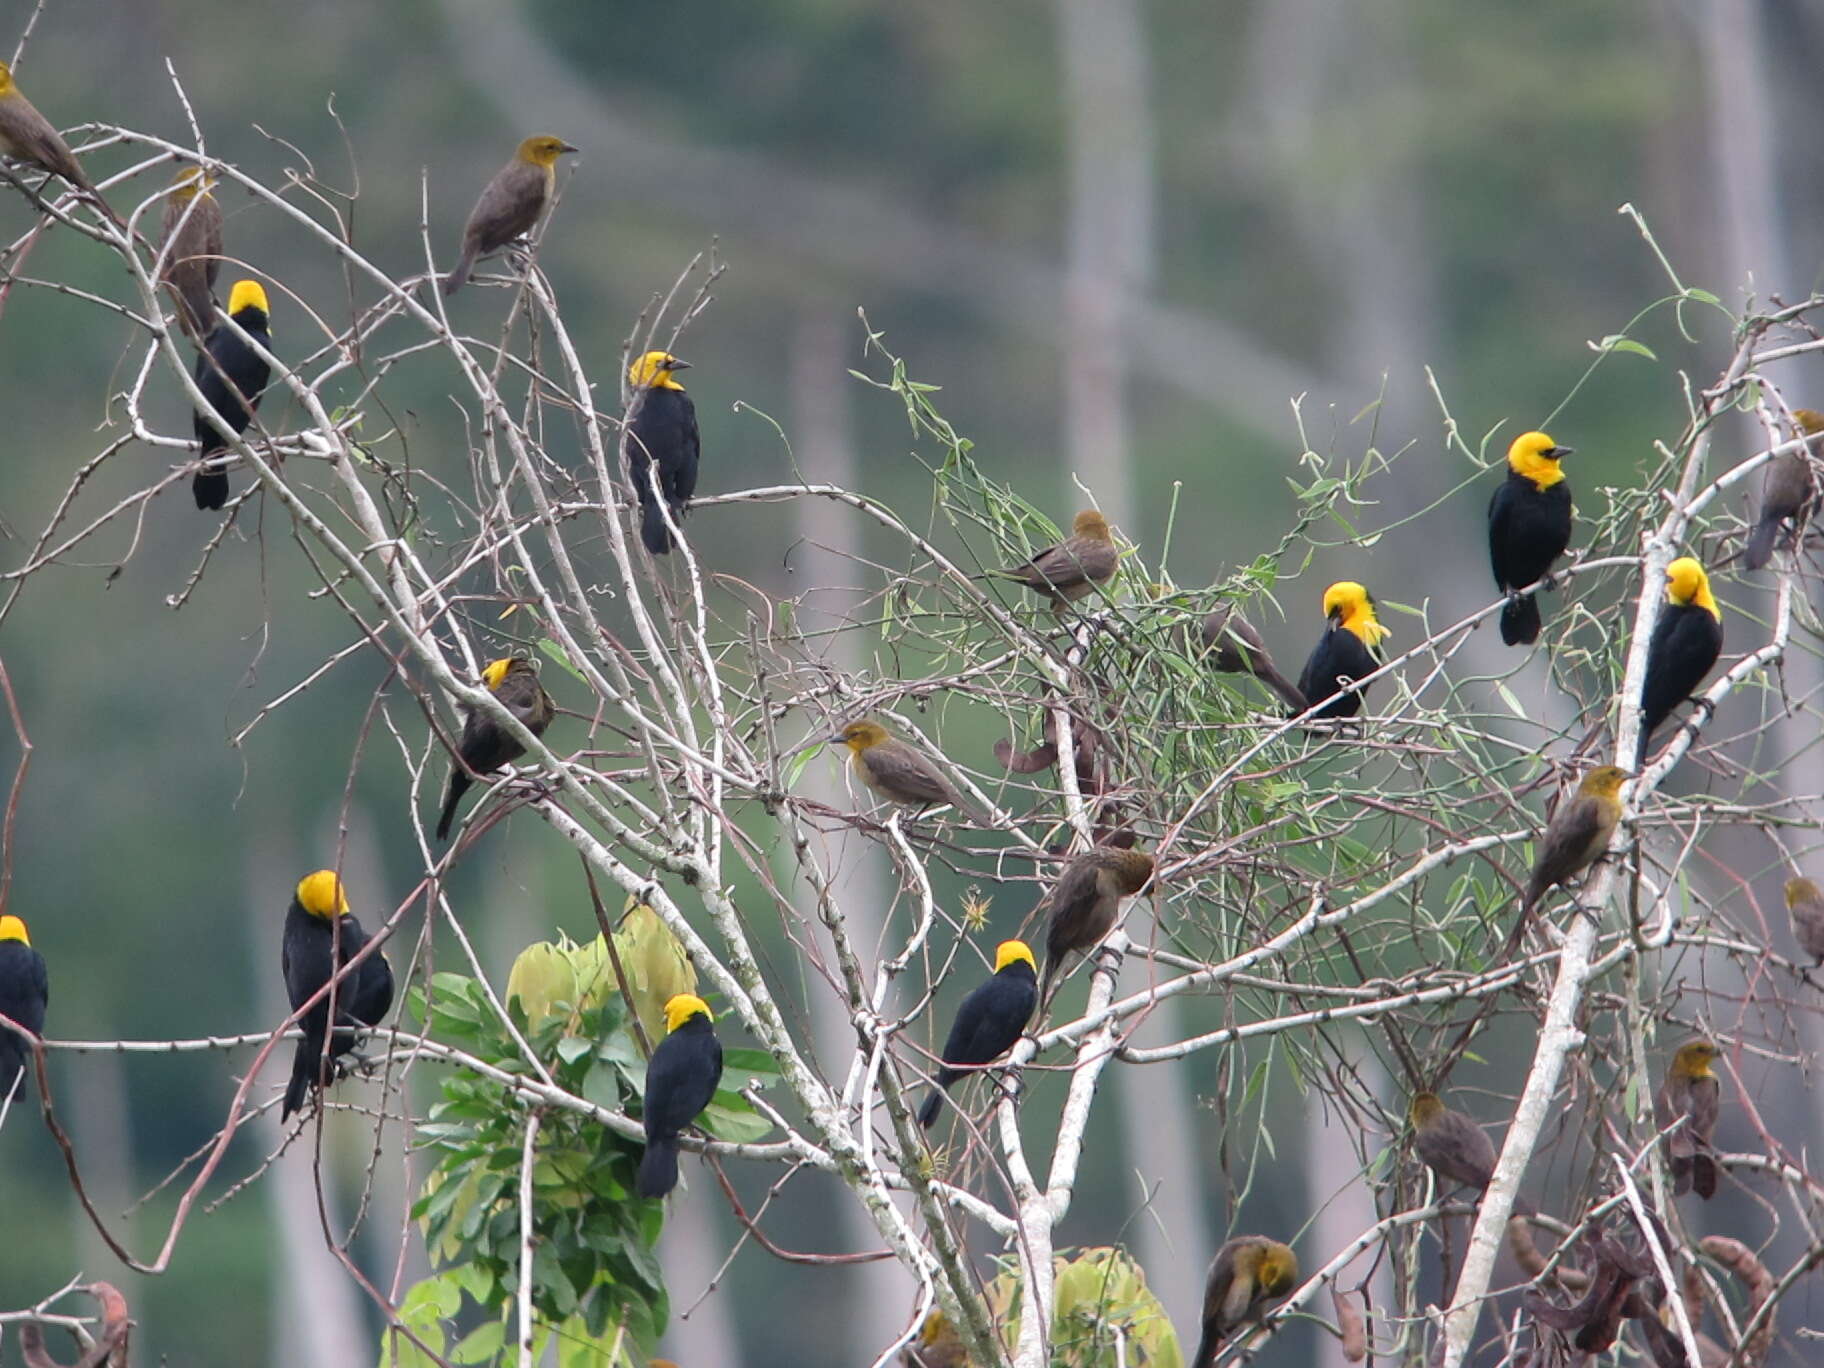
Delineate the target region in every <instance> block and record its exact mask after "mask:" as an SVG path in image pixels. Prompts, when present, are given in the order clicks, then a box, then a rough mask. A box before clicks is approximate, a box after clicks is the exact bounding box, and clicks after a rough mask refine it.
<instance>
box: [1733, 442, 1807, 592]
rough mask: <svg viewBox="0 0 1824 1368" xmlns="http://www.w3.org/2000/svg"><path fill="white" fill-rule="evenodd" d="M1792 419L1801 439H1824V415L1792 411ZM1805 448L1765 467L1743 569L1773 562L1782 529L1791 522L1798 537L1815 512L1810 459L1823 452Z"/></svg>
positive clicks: (1756, 567)
mask: <svg viewBox="0 0 1824 1368" xmlns="http://www.w3.org/2000/svg"><path fill="white" fill-rule="evenodd" d="M1792 417H1793V421H1794V422H1795V423H1796V424H1797V425H1798V429H1799V435H1800V436H1801V437H1807V438H1814V439H1815V438H1818V437H1820V436H1824V413H1819V412H1818V411H1817V410H1815V409H1794V410H1793V411H1792ZM1805 447H1809V448H1810V450H1809V451H1807V450H1806V449H1805ZM1805 447H1801V448H1800V449H1799V450H1797V451H1789V452H1787V453H1786V454H1785V455H1784V456H1776V457H1774V458H1773V460H1771V461H1769V462H1768V463H1767V473H1766V474H1765V475H1764V476H1762V477H1761V515H1760V517H1759V518H1758V519H1756V520H1755V524H1754V530H1753V531H1752V532H1751V533H1750V534H1749V536H1748V547H1747V549H1746V550H1745V551H1743V552H1742V565H1743V567H1744V568H1745V569H1748V570H1759V569H1760V568H1761V567H1762V566H1764V565H1766V564H1767V562H1768V561H1770V560H1772V559H1773V549H1774V546H1775V544H1776V543H1777V542H1778V541H1779V537H1780V530H1781V528H1782V527H1784V526H1785V524H1786V523H1787V522H1788V521H1789V520H1790V521H1791V522H1792V524H1793V536H1794V537H1797V536H1798V533H1799V529H1800V528H1801V527H1802V526H1803V525H1804V523H1805V521H1806V519H1807V518H1809V517H1810V516H1811V514H1812V512H1813V511H1814V510H1815V507H1816V504H1817V497H1818V491H1817V485H1816V482H1815V481H1814V480H1813V479H1812V474H1811V457H1812V456H1824V450H1820V448H1821V447H1824V442H1819V441H1816V440H1813V441H1808V442H1806V444H1805Z"/></svg>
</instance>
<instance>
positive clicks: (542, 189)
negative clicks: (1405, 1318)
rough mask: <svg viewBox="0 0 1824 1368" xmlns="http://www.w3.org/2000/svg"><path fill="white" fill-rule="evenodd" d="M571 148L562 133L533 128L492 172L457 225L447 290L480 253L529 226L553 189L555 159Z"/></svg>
mask: <svg viewBox="0 0 1824 1368" xmlns="http://www.w3.org/2000/svg"><path fill="white" fill-rule="evenodd" d="M574 151H576V149H575V148H574V147H572V146H571V145H570V144H569V143H567V142H565V141H564V140H563V139H562V138H554V137H552V136H551V135H550V134H549V133H537V134H534V135H533V136H532V137H530V138H527V139H526V140H525V141H524V142H522V143H521V144H520V145H519V150H518V151H517V152H515V153H514V154H513V159H512V160H511V161H509V162H508V163H507V164H506V165H505V166H503V167H501V168H500V170H499V171H496V172H495V173H494V179H493V180H491V181H489V182H488V186H487V189H485V190H483V191H482V192H481V198H480V199H478V200H476V201H475V208H474V209H473V210H472V211H471V212H470V214H469V222H468V226H467V227H465V228H464V229H463V230H462V256H461V257H460V258H459V259H458V260H457V262H456V269H455V270H453V271H451V272H450V274H449V278H448V279H446V280H445V281H444V282H443V292H444V293H445V294H446V295H453V294H455V293H456V291H458V290H460V289H461V288H462V286H463V283H464V282H465V281H467V280H468V278H469V272H471V271H473V270H474V269H475V263H476V262H477V261H479V260H480V259H481V258H482V257H484V256H486V255H487V254H488V253H489V252H498V251H499V250H500V249H501V248H502V247H505V246H506V245H507V244H508V243H509V242H511V241H513V239H514V238H517V237H522V236H524V235H525V234H527V233H529V232H531V231H532V228H533V225H535V224H536V223H537V222H538V219H539V216H540V215H541V214H543V213H544V212H545V207H546V206H547V205H549V204H550V203H551V197H552V196H553V195H554V194H556V193H557V159H558V158H559V157H561V156H563V155H564V154H565V153H566V152H574Z"/></svg>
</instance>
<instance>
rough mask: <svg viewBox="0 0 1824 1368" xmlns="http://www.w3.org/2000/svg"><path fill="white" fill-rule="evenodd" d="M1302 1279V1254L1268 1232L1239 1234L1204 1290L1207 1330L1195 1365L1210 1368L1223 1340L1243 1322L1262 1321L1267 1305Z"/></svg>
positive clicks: (1217, 1260) (1192, 1367) (1224, 1251)
mask: <svg viewBox="0 0 1824 1368" xmlns="http://www.w3.org/2000/svg"><path fill="white" fill-rule="evenodd" d="M1297 1283H1298V1255H1296V1254H1294V1253H1293V1252H1292V1251H1291V1249H1290V1248H1288V1247H1287V1246H1285V1245H1283V1244H1281V1243H1280V1242H1279V1241H1278V1240H1269V1239H1268V1238H1267V1237H1266V1236H1264V1235H1238V1236H1236V1237H1235V1238H1234V1239H1232V1240H1230V1241H1229V1242H1228V1243H1227V1244H1225V1245H1224V1246H1223V1247H1222V1248H1221V1249H1219V1250H1217V1251H1216V1258H1215V1260H1214V1261H1213V1262H1212V1263H1211V1264H1210V1276H1209V1280H1208V1281H1207V1282H1206V1283H1205V1284H1204V1289H1203V1334H1202V1336H1201V1337H1200V1338H1199V1339H1198V1341H1197V1352H1196V1354H1195V1355H1193V1356H1192V1358H1191V1360H1190V1368H1210V1365H1211V1364H1213V1363H1215V1362H1216V1354H1217V1351H1218V1350H1220V1349H1221V1348H1222V1345H1223V1341H1224V1340H1226V1339H1228V1337H1229V1336H1230V1335H1232V1334H1234V1333H1235V1332H1236V1331H1237V1330H1239V1329H1240V1328H1241V1327H1242V1326H1244V1325H1251V1324H1253V1323H1255V1322H1257V1321H1259V1320H1260V1319H1261V1318H1262V1317H1263V1316H1265V1315H1266V1313H1267V1303H1268V1302H1270V1301H1273V1300H1275V1299H1277V1298H1279V1297H1283V1296H1285V1295H1286V1293H1288V1292H1290V1291H1291V1290H1292V1289H1293V1287H1294V1286H1295V1285H1296V1284H1297Z"/></svg>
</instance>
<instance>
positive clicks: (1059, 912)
mask: <svg viewBox="0 0 1824 1368" xmlns="http://www.w3.org/2000/svg"><path fill="white" fill-rule="evenodd" d="M1152 877H1153V857H1152V856H1151V855H1148V854H1147V853H1146V852H1145V851H1144V850H1134V849H1132V848H1131V847H1125V846H1107V845H1099V846H1091V847H1090V848H1089V849H1088V850H1083V851H1079V852H1078V853H1077V854H1075V855H1072V856H1071V857H1070V859H1069V860H1068V861H1066V863H1065V865H1064V872H1063V873H1062V874H1060V875H1059V876H1058V881H1057V882H1056V883H1055V884H1053V885H1052V886H1051V888H1050V890H1049V891H1048V892H1047V893H1046V894H1045V896H1044V898H1042V899H1041V900H1040V902H1039V905H1038V906H1037V907H1035V908H1033V910H1032V913H1033V916H1034V917H1040V916H1043V917H1045V918H1046V926H1045V975H1044V977H1043V978H1042V979H1041V980H1040V994H1039V1000H1040V1001H1041V1002H1049V1001H1050V999H1051V983H1052V980H1053V979H1054V978H1055V977H1057V975H1058V974H1060V973H1061V972H1063V969H1064V961H1065V959H1066V958H1067V957H1068V956H1069V955H1070V954H1071V953H1072V952H1078V953H1081V954H1085V955H1087V954H1088V953H1089V952H1090V951H1092V950H1094V949H1095V948H1096V946H1097V945H1099V944H1100V943H1101V941H1102V938H1103V937H1104V936H1106V935H1107V934H1108V933H1109V932H1110V931H1112V930H1114V928H1115V919H1116V917H1117V916H1118V915H1119V913H1120V910H1121V900H1122V899H1123V898H1131V897H1132V896H1133V895H1134V894H1136V893H1138V892H1139V891H1140V890H1141V889H1143V888H1145V887H1146V885H1147V881H1148V880H1150V879H1151V878H1152Z"/></svg>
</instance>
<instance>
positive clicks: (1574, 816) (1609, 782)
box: [1520, 765, 1628, 913]
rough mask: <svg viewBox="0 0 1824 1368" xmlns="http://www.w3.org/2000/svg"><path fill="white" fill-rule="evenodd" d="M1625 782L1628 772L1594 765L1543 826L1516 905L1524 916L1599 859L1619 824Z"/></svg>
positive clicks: (1608, 766) (1609, 766) (1612, 767)
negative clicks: (1529, 875)
mask: <svg viewBox="0 0 1824 1368" xmlns="http://www.w3.org/2000/svg"><path fill="white" fill-rule="evenodd" d="M1627 781H1628V772H1627V771H1626V770H1624V769H1620V768H1618V767H1616V766H1614V765H1598V766H1597V767H1596V768H1595V769H1593V770H1591V771H1590V772H1589V773H1588V774H1586V775H1584V776H1583V782H1582V783H1580V784H1578V785H1577V792H1576V794H1575V795H1573V796H1572V797H1571V798H1570V799H1569V800H1568V801H1566V802H1562V803H1560V804H1559V805H1558V810H1557V811H1556V812H1554V813H1553V814H1552V820H1551V821H1549V822H1547V823H1546V826H1545V835H1543V836H1542V837H1540V838H1539V851H1538V854H1537V855H1535V856H1534V858H1533V872H1532V875H1531V877H1530V878H1528V879H1527V881H1526V892H1525V894H1524V895H1523V896H1522V897H1521V899H1520V910H1521V911H1522V912H1523V913H1524V912H1527V911H1530V910H1531V909H1532V907H1533V905H1534V904H1535V903H1537V902H1538V901H1539V899H1541V898H1543V897H1544V896H1545V895H1546V893H1548V892H1549V891H1550V890H1551V889H1553V888H1555V887H1557V886H1558V885H1559V884H1561V883H1566V882H1568V881H1570V880H1571V879H1574V878H1576V877H1577V876H1578V875H1579V874H1581V873H1583V871H1584V870H1586V869H1588V868H1589V867H1590V866H1591V865H1593V864H1595V863H1596V861H1598V860H1600V859H1601V858H1602V856H1603V854H1604V852H1605V851H1607V850H1608V848H1609V838H1610V837H1612V836H1613V835H1614V834H1615V826H1616V824H1617V823H1618V822H1620V821H1621V797H1620V794H1621V786H1622V785H1623V784H1625V783H1627Z"/></svg>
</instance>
